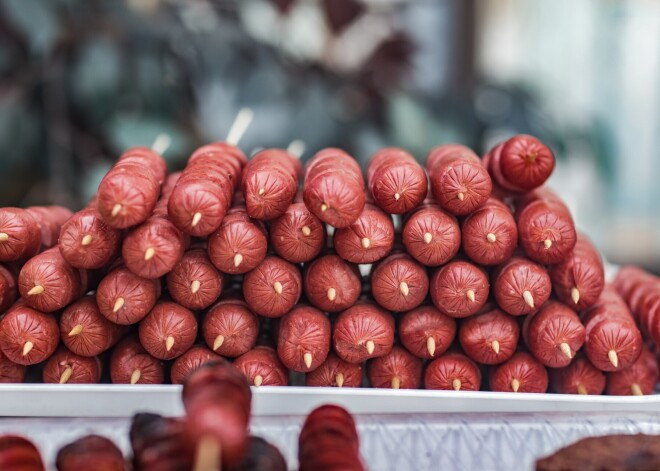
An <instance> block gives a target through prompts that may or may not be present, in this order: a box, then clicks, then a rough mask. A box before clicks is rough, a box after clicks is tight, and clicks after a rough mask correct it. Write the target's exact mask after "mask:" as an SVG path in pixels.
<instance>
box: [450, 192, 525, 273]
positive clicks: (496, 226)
mask: <svg viewBox="0 0 660 471" xmlns="http://www.w3.org/2000/svg"><path fill="white" fill-rule="evenodd" d="M461 234H462V237H463V239H462V240H463V245H462V247H463V251H464V252H465V254H466V255H467V256H468V257H470V259H471V260H472V261H474V262H475V263H478V264H480V265H499V264H501V263H504V262H505V261H506V260H508V259H509V258H511V256H512V255H513V252H514V251H515V249H516V247H517V246H518V227H517V226H516V221H515V219H514V218H513V214H511V211H509V208H508V207H507V206H506V205H505V204H504V203H502V202H501V201H499V200H497V199H495V198H489V199H488V201H486V203H485V204H484V206H482V207H481V208H479V209H477V210H476V211H475V212H473V213H472V214H470V215H469V216H468V217H467V218H465V220H464V221H463V227H462V228H461Z"/></svg>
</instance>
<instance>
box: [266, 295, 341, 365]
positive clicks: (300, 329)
mask: <svg viewBox="0 0 660 471" xmlns="http://www.w3.org/2000/svg"><path fill="white" fill-rule="evenodd" d="M330 329H331V327H330V320H329V319H328V318H327V316H326V315H325V314H323V313H322V312H321V311H319V310H318V309H316V308H313V307H311V306H297V307H295V308H294V309H292V310H291V311H290V312H288V313H287V314H285V315H284V316H283V317H282V318H281V319H280V322H279V328H278V330H279V333H278V340H277V355H278V356H279V357H280V360H282V363H283V364H284V366H286V367H287V368H288V369H290V370H293V371H298V372H301V373H307V372H309V371H313V370H315V369H316V368H318V367H319V366H320V365H321V363H323V362H324V361H325V359H326V358H327V356H328V352H329V351H330Z"/></svg>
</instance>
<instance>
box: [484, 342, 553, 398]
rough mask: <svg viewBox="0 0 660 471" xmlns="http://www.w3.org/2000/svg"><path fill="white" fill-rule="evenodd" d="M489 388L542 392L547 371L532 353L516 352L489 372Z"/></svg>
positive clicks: (506, 390)
mask: <svg viewBox="0 0 660 471" xmlns="http://www.w3.org/2000/svg"><path fill="white" fill-rule="evenodd" d="M490 389H491V390H492V391H498V392H514V393H523V392H526V393H544V392H546V391H547V390H548V372H547V370H546V369H545V367H544V366H543V365H542V364H541V363H539V362H538V361H537V360H536V359H535V358H534V357H533V356H532V355H530V354H529V353H526V352H518V353H516V354H515V355H513V356H512V357H511V358H510V359H509V360H507V361H506V362H505V363H502V364H501V365H498V366H497V367H495V368H494V369H493V370H492V371H491V373H490Z"/></svg>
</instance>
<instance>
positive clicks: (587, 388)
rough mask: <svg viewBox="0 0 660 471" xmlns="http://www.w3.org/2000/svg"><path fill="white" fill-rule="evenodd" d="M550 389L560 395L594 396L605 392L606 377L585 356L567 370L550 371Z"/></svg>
mask: <svg viewBox="0 0 660 471" xmlns="http://www.w3.org/2000/svg"><path fill="white" fill-rule="evenodd" d="M550 389H552V390H553V391H554V392H556V393H559V394H592V395H596V396H599V395H601V394H603V391H604V390H605V375H604V374H603V372H602V371H600V370H599V369H598V368H596V367H595V366H594V365H592V364H591V362H589V360H587V358H586V357H584V356H579V357H577V358H575V360H573V361H572V362H571V364H570V365H568V366H566V367H565V368H557V369H554V368H553V369H551V370H550Z"/></svg>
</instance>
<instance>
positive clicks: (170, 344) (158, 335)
mask: <svg viewBox="0 0 660 471" xmlns="http://www.w3.org/2000/svg"><path fill="white" fill-rule="evenodd" d="M139 333H140V343H142V345H143V346H144V348H145V350H147V352H149V354H151V355H152V356H154V357H156V358H158V359H160V360H172V359H174V358H176V357H178V356H180V355H182V354H183V353H184V352H186V351H187V350H188V349H189V348H190V347H191V346H192V344H193V343H194V342H195V338H196V337H197V319H196V318H195V315H194V314H193V313H192V311H190V310H188V309H186V308H184V307H182V306H179V305H178V304H175V303H172V302H168V301H160V302H159V303H157V304H156V306H155V307H154V308H153V309H152V310H151V312H150V313H149V314H148V315H147V317H145V318H144V319H143V320H142V321H141V322H140V328H139Z"/></svg>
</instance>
